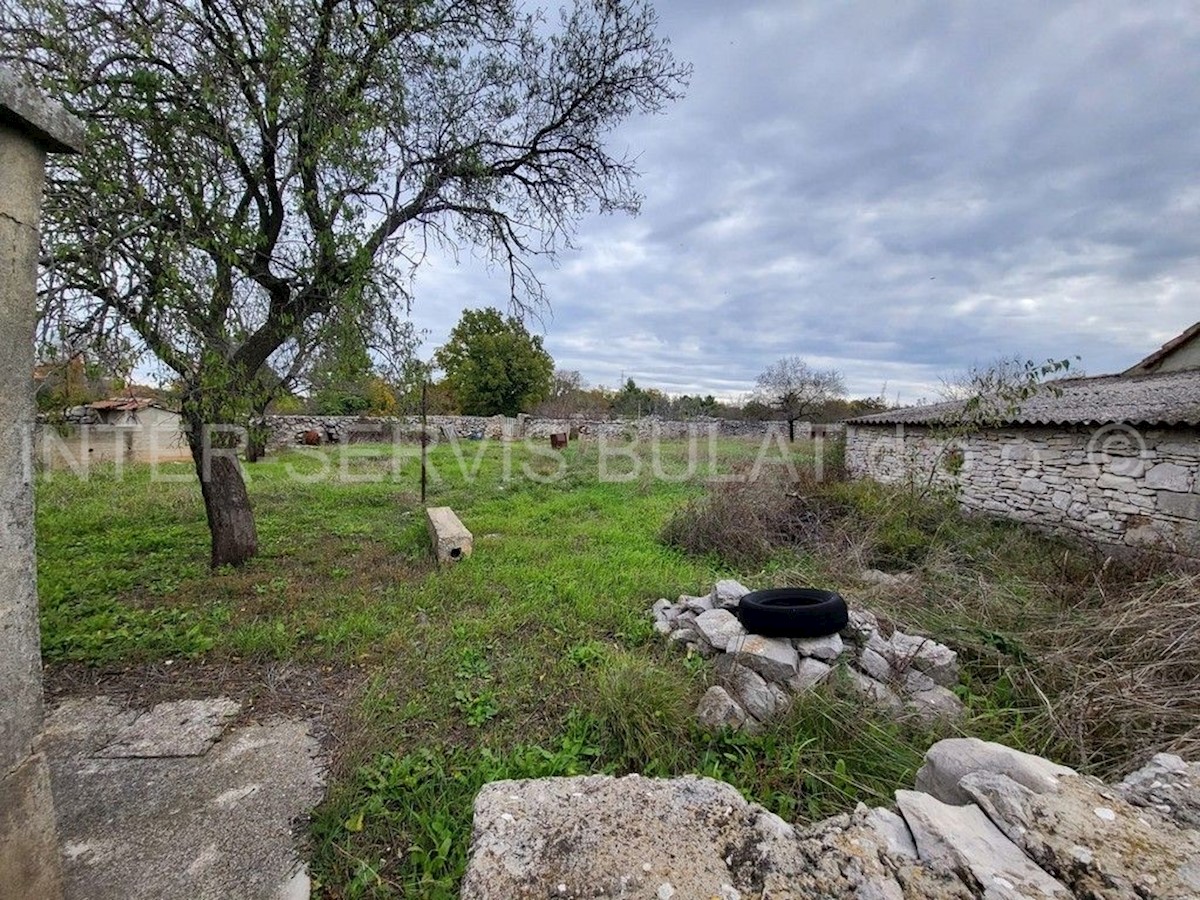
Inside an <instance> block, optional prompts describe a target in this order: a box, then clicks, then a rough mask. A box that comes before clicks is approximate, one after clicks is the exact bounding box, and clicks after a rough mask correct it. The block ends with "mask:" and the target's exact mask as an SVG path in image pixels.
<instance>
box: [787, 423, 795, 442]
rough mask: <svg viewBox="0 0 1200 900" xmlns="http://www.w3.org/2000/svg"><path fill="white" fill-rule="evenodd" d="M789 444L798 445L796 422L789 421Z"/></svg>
mask: <svg viewBox="0 0 1200 900" xmlns="http://www.w3.org/2000/svg"><path fill="white" fill-rule="evenodd" d="M788 443H789V444H794V443H796V420H795V419H788Z"/></svg>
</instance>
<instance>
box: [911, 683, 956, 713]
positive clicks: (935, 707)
mask: <svg viewBox="0 0 1200 900" xmlns="http://www.w3.org/2000/svg"><path fill="white" fill-rule="evenodd" d="M909 702H911V703H912V704H913V705H914V706H915V707H916V708H917V710H918V712H920V713H921V717H922V718H923V719H925V720H927V721H932V720H935V719H957V718H960V717H961V716H962V715H963V713H964V712H966V707H965V706H963V702H962V701H961V700H960V699H958V695H957V694H955V693H954V692H953V691H952V690H950V689H949V688H944V687H942V686H941V685H938V684H935V685H934V686H933V687H931V688H930V689H929V690H927V691H917V692H916V693H914V694H912V695H911V696H910V697H909Z"/></svg>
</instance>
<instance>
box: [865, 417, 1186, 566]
mask: <svg viewBox="0 0 1200 900" xmlns="http://www.w3.org/2000/svg"><path fill="white" fill-rule="evenodd" d="M846 468H847V470H848V471H849V472H850V474H851V475H853V476H855V477H868V478H873V479H875V480H876V481H882V482H892V483H894V482H907V481H913V482H917V483H919V484H926V483H931V484H934V485H938V486H941V487H944V488H948V489H950V490H953V491H955V492H956V493H957V496H958V499H959V502H960V503H961V504H962V506H963V507H964V508H966V509H968V510H973V511H977V512H983V513H988V514H992V515H997V516H1002V517H1005V518H1009V519H1016V520H1018V521H1022V522H1027V523H1029V524H1031V525H1035V526H1040V527H1046V528H1051V529H1055V530H1060V531H1065V532H1069V533H1073V534H1075V535H1078V536H1081V537H1084V538H1087V539H1089V540H1092V541H1095V542H1098V543H1101V544H1106V545H1122V546H1125V547H1130V548H1145V547H1153V548H1157V549H1161V550H1166V551H1169V552H1172V553H1178V554H1181V555H1184V556H1190V557H1200V429H1196V428H1171V429H1158V430H1149V429H1147V430H1137V429H1133V428H1130V427H1128V426H1120V425H1113V426H1106V427H1104V428H1100V429H1089V428H1082V427H1079V428H1068V427H1063V428H1050V427H1038V428H1034V427H1028V428H1005V429H995V430H988V431H983V432H979V433H976V434H970V435H965V436H953V437H946V436H943V435H940V434H938V433H937V432H935V431H931V430H930V429H928V428H924V427H914V426H905V427H902V428H901V427H897V426H863V425H858V426H850V427H849V428H848V429H847V435H846Z"/></svg>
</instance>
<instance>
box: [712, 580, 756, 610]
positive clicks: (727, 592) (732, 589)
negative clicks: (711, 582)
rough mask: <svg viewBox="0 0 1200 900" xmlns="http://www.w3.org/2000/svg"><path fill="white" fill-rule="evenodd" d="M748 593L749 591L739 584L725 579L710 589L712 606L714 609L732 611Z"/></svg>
mask: <svg viewBox="0 0 1200 900" xmlns="http://www.w3.org/2000/svg"><path fill="white" fill-rule="evenodd" d="M748 593H750V589H749V588H748V587H745V586H744V585H743V584H741V582H738V581H734V580H733V579H732V578H726V579H723V580H721V581H718V582H717V583H716V585H715V586H714V587H713V589H712V595H711V597H712V604H713V607H714V608H717V607H719V608H721V609H733V608H736V607H737V605H738V604H739V603H741V602H742V598H743V597H745V596H746V595H747V594H748Z"/></svg>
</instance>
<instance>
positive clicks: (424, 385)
mask: <svg viewBox="0 0 1200 900" xmlns="http://www.w3.org/2000/svg"><path fill="white" fill-rule="evenodd" d="M428 388H429V382H428V381H427V380H426V381H422V382H421V505H422V506H424V505H425V454H426V448H427V447H428V446H429V432H428V430H427V427H426V410H427V404H428V394H427V391H428Z"/></svg>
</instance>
